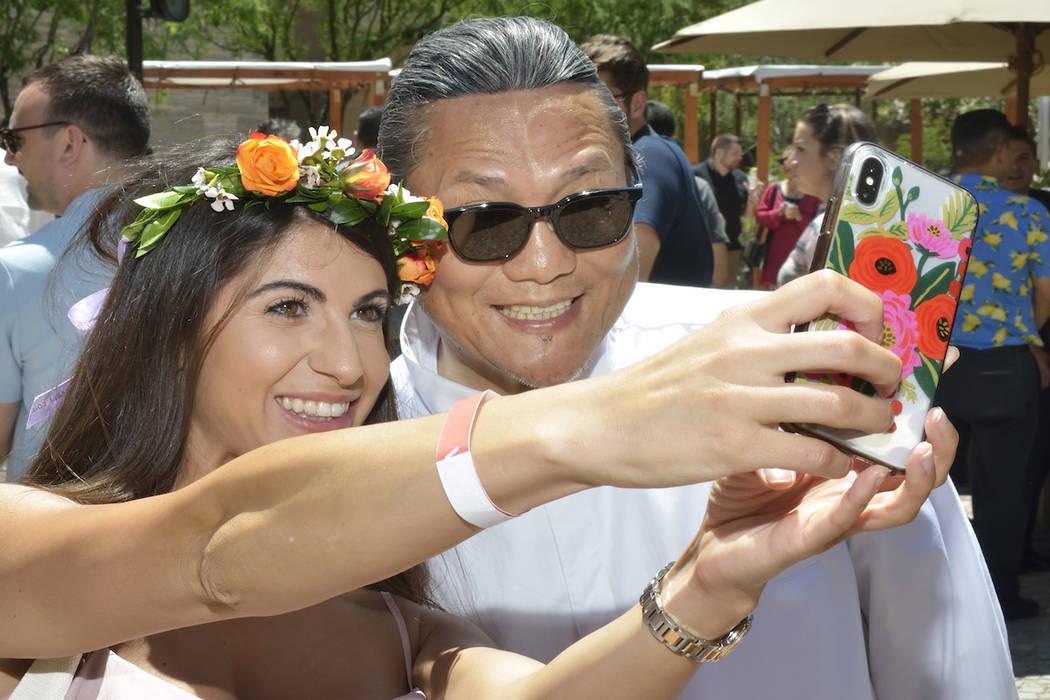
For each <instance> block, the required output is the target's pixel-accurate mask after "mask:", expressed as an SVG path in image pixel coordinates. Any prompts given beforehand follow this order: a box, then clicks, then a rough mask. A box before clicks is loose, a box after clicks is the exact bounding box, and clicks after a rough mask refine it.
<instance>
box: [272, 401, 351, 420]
mask: <svg viewBox="0 0 1050 700" xmlns="http://www.w3.org/2000/svg"><path fill="white" fill-rule="evenodd" d="M277 400H278V401H279V402H280V404H281V406H282V407H283V408H284V410H286V411H291V412H292V413H294V414H296V415H297V416H299V417H300V418H311V419H314V420H317V419H319V418H321V419H323V418H327V419H332V418H339V417H340V416H342V415H343V414H344V413H346V412H347V410H348V409H349V408H350V403H349V402H346V403H328V402H327V401H303V400H302V399H290V398H288V397H287V396H281V397H278V399H277Z"/></svg>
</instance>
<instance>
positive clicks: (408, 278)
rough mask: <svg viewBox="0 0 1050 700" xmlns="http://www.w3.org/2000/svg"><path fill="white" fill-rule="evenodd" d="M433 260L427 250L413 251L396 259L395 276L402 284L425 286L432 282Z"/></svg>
mask: <svg viewBox="0 0 1050 700" xmlns="http://www.w3.org/2000/svg"><path fill="white" fill-rule="evenodd" d="M434 270H435V265H434V258H433V257H432V256H431V255H430V251H428V250H425V249H424V250H415V249H414V250H413V251H412V252H411V253H408V254H407V255H402V256H401V257H400V258H398V259H397V276H398V278H399V279H400V280H401V281H402V282H415V283H416V284H419V285H422V286H424V287H425V286H427V285H428V284H430V283H431V282H433V281H434Z"/></svg>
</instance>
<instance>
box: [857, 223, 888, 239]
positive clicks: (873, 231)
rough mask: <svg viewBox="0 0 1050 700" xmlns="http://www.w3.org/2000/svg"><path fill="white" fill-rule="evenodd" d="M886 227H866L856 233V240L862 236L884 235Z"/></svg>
mask: <svg viewBox="0 0 1050 700" xmlns="http://www.w3.org/2000/svg"><path fill="white" fill-rule="evenodd" d="M885 235H886V229H884V228H879V227H878V226H873V227H872V228H866V229H864V230H863V231H861V232H860V233H858V234H857V240H860V239H862V238H871V237H872V236H885Z"/></svg>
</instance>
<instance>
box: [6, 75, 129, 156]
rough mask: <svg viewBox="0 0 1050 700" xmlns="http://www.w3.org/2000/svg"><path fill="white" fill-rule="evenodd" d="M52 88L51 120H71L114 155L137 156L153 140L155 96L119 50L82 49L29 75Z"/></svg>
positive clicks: (49, 95) (31, 80)
mask: <svg viewBox="0 0 1050 700" xmlns="http://www.w3.org/2000/svg"><path fill="white" fill-rule="evenodd" d="M25 82H26V84H27V85H28V84H31V83H39V84H40V86H41V87H42V88H43V89H44V92H46V93H47V98H48V105H47V112H46V115H45V118H46V120H47V121H49V122H52V121H64V122H71V123H73V124H76V125H77V126H78V127H80V129H81V131H83V132H84V133H85V134H86V135H87V137H88V138H89V139H91V141H92V142H94V144H95V146H96V147H97V148H98V149H99V150H101V151H102V152H103V153H104V154H105V155H107V156H109V157H111V158H118V159H124V158H131V157H134V156H141V155H144V154H145V153H146V149H147V148H148V146H149V135H150V114H149V100H148V99H147V98H146V92H145V91H144V90H143V89H142V84H141V83H140V82H139V81H138V80H137V79H136V78H135V76H133V75H132V74H131V73H130V72H129V71H128V67H127V65H126V64H125V63H124V62H123V61H121V60H120V59H119V58H117V57H116V56H92V55H89V54H79V55H76V56H69V57H67V58H63V59H62V60H61V61H58V62H56V63H52V64H51V65H48V66H44V67H43V68H40V69H39V70H37V71H35V72H34V73H32V74H31V75H30V76H29V77H28V78H26V81H25Z"/></svg>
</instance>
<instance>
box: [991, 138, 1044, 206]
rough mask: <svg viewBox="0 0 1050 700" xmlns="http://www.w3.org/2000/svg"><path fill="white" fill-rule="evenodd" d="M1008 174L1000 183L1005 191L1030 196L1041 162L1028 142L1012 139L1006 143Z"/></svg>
mask: <svg viewBox="0 0 1050 700" xmlns="http://www.w3.org/2000/svg"><path fill="white" fill-rule="evenodd" d="M1005 155H1006V173H1005V175H1004V176H1003V179H1002V182H1001V183H1000V184H1001V185H1002V187H1003V189H1007V190H1010V191H1011V192H1017V193H1018V194H1028V189H1029V188H1030V187H1031V186H1032V178H1033V177H1034V176H1035V173H1036V171H1038V170H1039V161H1038V160H1036V158H1035V153H1033V152H1032V147H1031V146H1029V145H1028V142H1026V141H1022V140H1021V139H1012V140H1010V141H1007V143H1006V154H1005Z"/></svg>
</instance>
